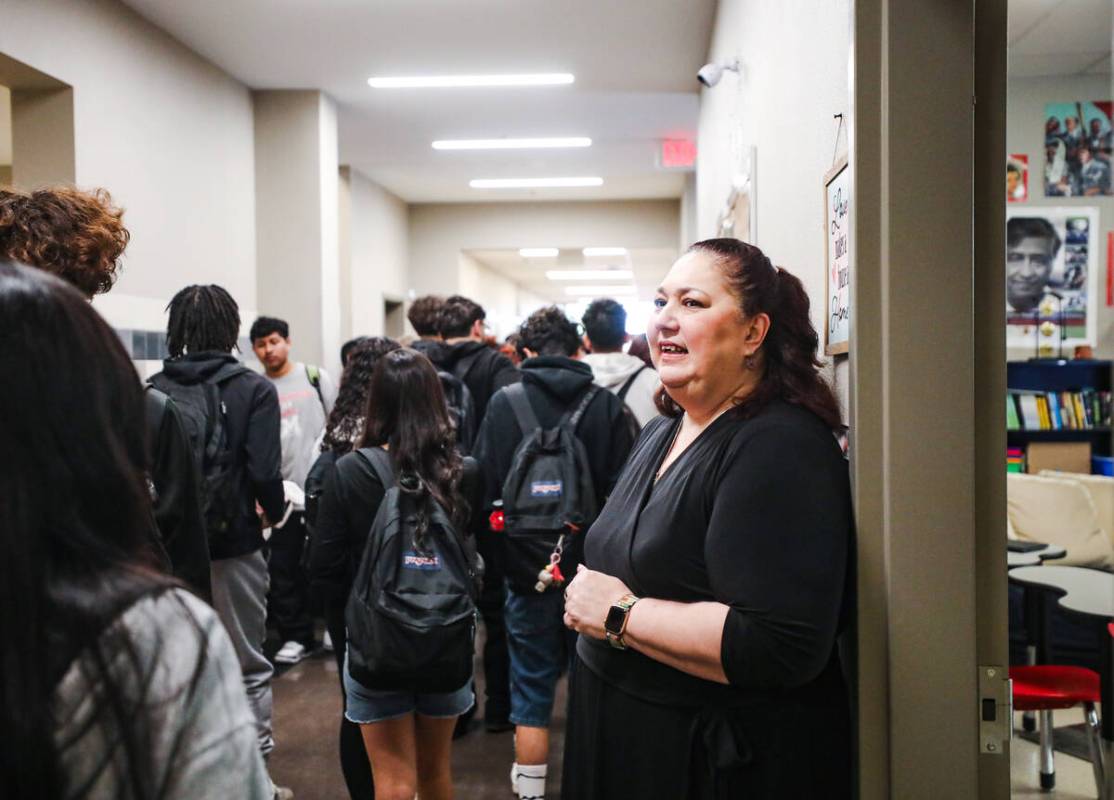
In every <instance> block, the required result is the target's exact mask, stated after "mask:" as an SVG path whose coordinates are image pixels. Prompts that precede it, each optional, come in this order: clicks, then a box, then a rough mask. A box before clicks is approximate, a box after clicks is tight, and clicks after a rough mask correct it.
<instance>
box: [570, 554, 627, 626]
mask: <svg viewBox="0 0 1114 800" xmlns="http://www.w3.org/2000/svg"><path fill="white" fill-rule="evenodd" d="M629 592H630V589H628V588H627V586H626V584H624V583H623V582H622V581H621V580H619V579H618V578H613V577H612V576H610V575H605V574H603V573H602V572H594V571H592V570H590V569H588V568H587V567H586V566H584V565H583V564H581V565H580V566H578V567H577V568H576V577H575V578H573V579H572V582H571V583H570V584H569V586H568V588H567V589H565V625H566V626H567V627H569V628H572V629H573V630H574V631H576V632H577V633H580V634H583V635H584V636H591V637H592V638H593V639H602V638H604V629H603V624H604V622H605V621H606V620H607V612H608V611H610V610H611V607H612V606H613V605H615V604H616V603H617V602H619V600H620V599H621V598H622V597H623V595H625V594H627V593H629Z"/></svg>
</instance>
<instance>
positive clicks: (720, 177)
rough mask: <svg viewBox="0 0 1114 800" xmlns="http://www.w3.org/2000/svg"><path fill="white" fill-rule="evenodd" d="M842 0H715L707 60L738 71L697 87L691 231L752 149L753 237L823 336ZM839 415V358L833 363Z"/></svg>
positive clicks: (847, 9)
mask: <svg viewBox="0 0 1114 800" xmlns="http://www.w3.org/2000/svg"><path fill="white" fill-rule="evenodd" d="M850 25H851V6H850V3H849V0H786V1H785V2H780V3H771V2H768V0H720V3H719V8H718V12H717V15H716V24H715V28H714V30H713V33H712V45H711V47H710V48H709V56H708V59H709V60H719V59H726V58H735V57H737V58H739V60H740V62H741V64H742V68H743V69H742V74H741V76H736V75H734V74H732V73H725V74H724V76H723V80H722V81H721V82H720V84H719V85H718V86H716V87H714V88H712V89H704V90H703V92H702V96H701V104H700V132H699V138H698V152H699V153H700V156H699V159H698V161H697V188H696V192H697V212H696V215H697V231H698V237H697V238H706V237H709V236H714V235H715V233H716V219H717V216H718V215H719V212H720V210H721V209H722V208H723V206H724V203H725V201H726V200H727V195H728V192H729V191H730V188H731V178H732V175H733V174H734V173H735V172H736V171H737V170H738V169H739V168H740V167H741V166H742V163H743V159H744V155H745V152H746V148H747V147H749V146H754V147H755V151H756V157H757V165H756V167H757V169H756V184H757V186H756V189H757V191H756V196H757V202H758V207H757V226H756V234H757V236H756V238H755V241H754V243H755V244H757V245H758V246H759V247H761V248H762V250H763V251H764V252H765V253H766V254H767V255H768V256H769V257H770V259H771V260H772V261H773V262H774V263H775V264H778V265H779V266H782V267H785V268H786V269H788V270H789V271H790V272H792V273H793V274H794V275H796V276H797V277H799V278H800V279H801V280H802V281H803V282H804V285H805V288H806V289H807V290H808V293H809V297H810V298H811V300H812V322H813V325H814V326H815V327H816V329H817V331H819V332H820V334H821V343H822V342H823V331H824V328H825V326H824V316H825V293H826V276H825V267H824V204H823V189H822V187H823V177H824V175H825V173H826V172H827V171H828V170H829V168H830V167H831V165H832V160H833V155H834V154H835V153H836V152H837V150H838V152H839V153H841V154H842V153H845V152H846V150H847V138H846V133H845V132H846V130H847V125H846V124H845V125H844V133H841V134H840V136H839V141H838V143H837V140H836V130H837V122H836V120H834V119H833V115H835V114H839V113H843V114H847V113H848V112H849V110H850V109H849V93H848V89H849V85H848V56H849V53H850ZM835 384H836V389H837V391H838V394H839V396H840V399H841V401H842V403H843V408H844V412H845V415H846V411H847V402H848V396H847V392H848V384H849V372H848V369H847V359H846V358H845V357H840V358H839V359H838V362H837V363H836V364H835Z"/></svg>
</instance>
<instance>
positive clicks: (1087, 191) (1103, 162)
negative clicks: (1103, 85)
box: [1044, 100, 1114, 197]
mask: <svg viewBox="0 0 1114 800" xmlns="http://www.w3.org/2000/svg"><path fill="white" fill-rule="evenodd" d="M1112 110H1114V103H1111V101H1109V100H1077V101H1073V102H1068V103H1047V104H1046V105H1045V107H1044V113H1045V120H1044V195H1045V197H1097V196H1107V197H1109V196H1111V195H1114V184H1112V182H1111V179H1110V168H1111V163H1110V160H1111V155H1112V153H1111V138H1112V129H1111V111H1112Z"/></svg>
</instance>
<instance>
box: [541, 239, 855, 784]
mask: <svg viewBox="0 0 1114 800" xmlns="http://www.w3.org/2000/svg"><path fill="white" fill-rule="evenodd" d="M655 307H656V308H655V313H654V314H653V316H652V317H651V320H650V324H649V330H648V340H649V344H650V350H651V354H652V357H653V360H654V363H655V365H656V366H657V368H658V372H659V376H660V378H661V381H662V386H663V390H662V391H660V392H659V397H658V402H659V407H660V409H661V410H662V412H663V414H664V415H665V416H663V417H661V418H659V419H657V420H655V421H653V422H651V423H650V424H649V425H648V426H647V427H646V430H645V431H644V432H643V435H642V437H641V438H640V440H639V442H638V444H637V445H636V446H635V449H634V451H633V452H632V453H631V457H630V460H629V461H628V462H627V466H626V469H625V470H624V472H623V474H622V476H621V477H620V479H619V482H618V484H617V485H616V487H615V489H614V490H613V492H612V494H611V496H610V498H609V499H608V502H607V505H606V506H605V508H604V510H603V512H602V513H601V514H600V516H599V518H598V520H597V521H596V523H595V524H594V525H593V526H592V528H591V529H590V531H589V532H588V535H587V537H586V539H585V559H584V561H585V565H584V566H582V567H581V568H580V571H579V572H578V574H577V576H576V578H575V579H574V580H573V581H572V582H571V583H570V585H569V588H568V590H567V592H566V604H565V609H566V613H565V623H566V624H567V625H568V626H569V627H571V628H573V629H575V630H576V631H578V632H579V633H580V634H581V636H580V641H579V644H578V647H577V659H576V662H575V665H574V669H573V677H572V684H571V689H570V691H571V698H570V704H569V721H568V729H567V734H566V742H565V765H564V775H563V780H562V794H563V796H564V797H566V798H576V799H577V800H594V799H595V798H617V797H624V798H625V797H630V798H635V797H637V798H640V799H645V798H669V799H670V800H675V799H677V798H690V799H693V800H695V799H696V798H736V797H739V798H743V797H745V798H787V797H794V798H813V797H823V798H841V797H849V796H850V786H851V755H850V722H849V713H850V709H849V701H848V696H847V688H846V685H845V683H844V680H843V675H842V670H841V667H840V661H839V655H838V649H837V647H836V637H837V635H838V634H839V633H840V631H841V630H842V628H843V625H844V621H845V619H846V617H847V615H849V613H850V612H851V610H852V609H851V603H850V602H849V593H850V588H851V574H850V558H851V557H852V553H853V547H852V515H851V495H850V485H849V480H848V470H847V463H846V461H845V460H844V458H843V455H842V452H841V450H840V448H839V445H838V444H837V442H836V438H835V436H834V435H833V434H834V432H835V431H837V430H838V429H839V428H840V427H841V425H840V414H839V406H838V403H837V401H836V399H835V396H834V395H833V393H832V391H831V389H830V387H829V386H828V385H827V383H825V382H824V380H823V379H822V378H821V376H820V374H819V366H820V365H819V362H818V361H817V359H816V348H817V345H818V338H817V335H816V331H815V330H814V329H813V327H812V324H811V322H810V320H809V301H808V296H807V294H806V293H805V290H804V287H803V286H802V285H801V282H800V281H799V280H798V279H797V278H795V277H794V276H793V275H791V274H789V273H788V272H786V271H785V270H783V269H780V268H775V267H774V266H773V265H772V264H771V263H770V260H769V259H768V258H766V256H765V255H763V254H762V252H761V251H760V250H758V248H756V247H753V246H751V245H748V244H744V243H742V242H739V241H736V240H733V239H712V240H708V241H705V242H699V243H697V244H695V245H693V246H692V247H691V248H690V249H689V251H688V252H687V253H686V254H685V255H684V256H682V257H681V258H680V259H679V260H678V261H677V262H676V263H675V264H674V265H673V268H672V269H671V270H670V271H669V274H668V275H667V276H666V278H665V280H664V281H663V282H662V285H661V287H660V288H659V289H658V293H657V298H656V300H655Z"/></svg>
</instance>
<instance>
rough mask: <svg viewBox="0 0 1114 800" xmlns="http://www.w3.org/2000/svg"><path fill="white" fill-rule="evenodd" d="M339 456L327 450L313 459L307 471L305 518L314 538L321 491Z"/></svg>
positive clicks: (310, 533) (311, 536)
mask: <svg viewBox="0 0 1114 800" xmlns="http://www.w3.org/2000/svg"><path fill="white" fill-rule="evenodd" d="M338 458H339V456H338V455H337V453H336V452H335V451H333V450H326V451H324V452H323V453H319V454H318V456H317V458H316V459H314V461H313V466H311V467H310V468H309V472H308V473H306V482H305V492H306V501H305V518H306V527H307V528H308V529H309V535H310V538H311V539H312V538H313V531H314V530H315V529H316V527H317V509H318V508H319V507H320V505H321V493H322V492H323V491H324V489H325V481H326V480H328V478H329V475H330V474H331V473H332V472H333V470H335V469H336V465H337V459H338Z"/></svg>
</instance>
